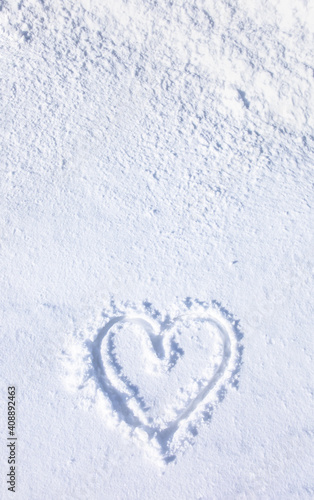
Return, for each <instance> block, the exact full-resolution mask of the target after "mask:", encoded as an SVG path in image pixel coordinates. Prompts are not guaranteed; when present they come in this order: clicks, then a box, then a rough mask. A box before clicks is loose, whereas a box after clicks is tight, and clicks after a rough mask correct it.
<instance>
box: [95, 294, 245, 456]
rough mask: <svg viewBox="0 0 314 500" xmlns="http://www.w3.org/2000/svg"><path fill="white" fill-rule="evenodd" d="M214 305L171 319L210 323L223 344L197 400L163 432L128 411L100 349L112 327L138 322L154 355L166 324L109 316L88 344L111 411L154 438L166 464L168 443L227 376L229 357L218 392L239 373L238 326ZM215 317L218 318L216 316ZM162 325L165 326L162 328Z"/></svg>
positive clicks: (133, 316)
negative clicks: (157, 330)
mask: <svg viewBox="0 0 314 500" xmlns="http://www.w3.org/2000/svg"><path fill="white" fill-rule="evenodd" d="M214 305H215V306H216V307H215V309H213V310H212V311H211V312H212V314H210V313H209V312H208V311H206V312H205V313H204V312H203V313H202V314H201V313H198V314H196V313H186V314H181V315H178V316H176V317H175V318H173V320H172V322H171V325H174V324H175V322H177V321H178V320H181V319H183V318H188V319H190V320H194V321H195V320H197V321H200V320H201V321H203V322H205V321H206V322H209V323H211V324H212V325H214V326H215V327H216V328H218V331H219V334H220V337H221V339H222V341H223V355H222V359H221V363H220V365H219V366H218V368H217V370H216V371H215V372H214V374H213V376H212V377H211V378H210V379H209V382H208V384H206V385H205V387H204V388H202V389H201V390H200V392H199V393H198V394H197V396H196V397H194V398H193V399H192V400H191V401H189V402H188V404H187V406H186V407H185V408H184V409H183V411H182V412H181V413H180V414H179V416H178V417H177V418H176V419H175V420H174V421H172V422H170V423H169V425H167V427H166V428H165V429H159V428H158V427H156V426H155V427H153V426H151V425H148V424H145V423H143V422H142V421H141V419H140V418H139V417H138V416H137V415H135V414H134V411H132V409H130V408H129V406H128V404H127V399H126V396H125V393H123V392H122V391H121V390H119V389H117V388H116V387H114V386H113V385H112V383H111V381H110V379H109V377H108V375H107V373H106V369H105V366H104V363H103V359H102V355H101V346H102V342H103V340H104V338H105V337H106V335H108V333H109V332H110V330H111V329H112V327H113V326H114V325H116V324H117V323H127V322H133V323H140V324H141V326H143V324H145V325H144V329H145V331H146V333H148V332H149V330H152V332H151V335H150V334H149V333H148V335H149V336H150V338H151V340H152V336H153V337H155V339H154V340H155V345H154V342H153V341H152V344H153V347H154V350H155V352H156V353H157V350H156V348H155V346H156V345H157V344H156V338H157V337H159V339H158V341H159V344H160V345H162V341H163V336H164V334H163V331H164V330H166V329H167V328H169V326H168V325H167V323H166V322H164V323H161V322H157V321H153V320H152V318H149V321H147V315H143V313H138V314H136V313H135V312H132V313H131V314H130V313H125V314H121V315H119V316H114V317H112V318H111V319H110V320H109V321H108V322H107V323H106V324H105V325H104V326H103V327H102V328H100V329H99V330H98V334H97V336H96V338H95V339H94V342H92V344H91V354H92V361H93V366H94V369H95V374H96V378H97V380H98V383H99V386H100V388H101V389H102V392H103V393H104V394H106V395H107V396H108V398H109V400H110V402H111V405H112V408H113V410H115V411H116V412H117V414H118V415H119V417H120V418H121V420H122V421H124V422H125V423H126V424H127V425H128V426H129V428H130V429H132V430H133V431H135V430H136V429H142V430H144V431H145V432H146V433H147V435H148V438H149V439H150V440H152V439H153V438H154V439H155V441H157V443H158V446H159V448H160V450H161V453H162V456H163V459H164V460H165V461H166V462H170V461H172V460H173V459H174V458H175V455H171V454H170V451H171V444H172V441H173V439H174V436H175V435H176V433H177V431H178V429H179V427H180V424H182V423H184V422H189V418H190V417H191V416H192V415H193V414H194V412H196V410H197V409H198V408H199V406H201V405H202V404H203V405H204V404H205V403H206V400H207V397H208V396H209V394H211V393H212V391H213V390H214V389H215V387H216V386H217V385H218V382H219V381H220V380H221V379H222V378H223V376H224V375H225V374H226V372H227V370H228V364H230V360H231V358H232V357H233V358H234V359H233V367H231V368H230V369H229V377H227V378H226V380H225V383H224V384H221V387H220V389H221V390H222V389H224V386H225V384H226V383H227V382H230V381H231V382H232V379H234V376H235V375H236V373H237V372H238V371H239V366H240V364H241V363H240V357H241V355H240V350H239V348H238V345H237V339H238V336H237V331H236V326H237V324H236V322H233V325H234V327H235V328H233V327H232V324H231V322H230V319H231V317H230V315H228V316H229V317H228V316H227V317H226V314H225V310H222V309H220V310H219V309H218V308H217V303H216V304H214ZM218 313H220V314H218ZM221 313H222V314H223V315H222V314H221ZM217 315H218V316H220V317H217ZM145 318H146V319H145ZM152 322H154V323H155V326H156V325H159V330H160V332H159V334H154V333H153V331H154V327H153V326H152ZM165 324H166V326H163V325H165ZM147 327H148V328H147ZM230 333H231V334H230ZM160 345H159V347H158V349H159V350H160ZM158 357H160V356H158ZM217 394H218V391H217ZM133 397H134V395H133ZM223 397H224V395H223V396H222V397H219V400H220V401H221V400H222V399H223ZM135 399H136V398H135ZM215 399H216V398H215ZM139 401H140V398H137V402H138V403H139ZM208 405H209V406H210V407H211V408H212V409H213V403H212V401H209V402H207V407H208Z"/></svg>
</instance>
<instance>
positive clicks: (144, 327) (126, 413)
mask: <svg viewBox="0 0 314 500" xmlns="http://www.w3.org/2000/svg"><path fill="white" fill-rule="evenodd" d="M240 337H241V334H240V333H239V331H238V329H237V322H235V321H233V320H232V318H231V316H230V315H229V314H228V313H227V312H226V311H225V310H224V309H222V308H220V307H218V306H217V304H216V305H214V306H213V307H212V308H209V307H208V306H207V307H205V306H204V305H202V306H200V305H199V306H198V308H194V310H189V311H186V312H184V313H183V314H176V315H174V316H173V318H171V317H170V316H169V315H168V316H166V318H165V319H164V320H161V319H160V315H159V314H158V313H157V314H156V311H155V314H152V310H151V309H149V310H146V311H145V312H136V311H134V310H131V311H130V310H128V311H126V312H125V313H123V314H118V315H116V316H112V317H111V318H108V321H107V323H106V324H105V326H104V327H103V328H101V329H100V330H98V334H97V337H96V338H95V340H94V342H93V343H92V347H91V353H92V362H93V367H94V371H95V375H96V378H97V381H98V384H99V387H100V388H101V390H102V392H103V393H104V395H105V396H107V398H109V400H110V402H111V406H112V409H113V411H114V414H115V416H116V417H118V419H119V421H122V422H124V423H125V424H126V425H127V426H128V428H129V429H130V430H131V431H132V433H133V434H134V435H137V436H138V437H139V438H140V439H141V440H142V441H143V442H145V441H146V442H147V443H148V442H150V443H151V444H152V445H153V447H154V449H155V450H157V451H158V453H159V454H161V456H162V458H163V460H164V461H165V462H170V461H172V460H174V458H175V453H176V452H177V451H178V450H179V449H180V448H182V447H183V445H184V443H185V442H187V441H190V442H191V440H192V439H193V437H195V436H196V435H197V427H198V425H199V424H200V423H201V422H202V421H205V420H209V419H210V416H211V414H212V411H213V407H214V405H215V404H216V403H217V402H219V401H222V399H223V398H224V395H225V392H226V385H227V384H228V383H230V384H231V385H233V386H236V383H237V375H238V372H239V368H240V364H241V363H240V358H241V349H240V347H239V342H238V341H239V338H240Z"/></svg>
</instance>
